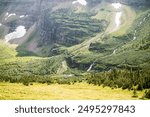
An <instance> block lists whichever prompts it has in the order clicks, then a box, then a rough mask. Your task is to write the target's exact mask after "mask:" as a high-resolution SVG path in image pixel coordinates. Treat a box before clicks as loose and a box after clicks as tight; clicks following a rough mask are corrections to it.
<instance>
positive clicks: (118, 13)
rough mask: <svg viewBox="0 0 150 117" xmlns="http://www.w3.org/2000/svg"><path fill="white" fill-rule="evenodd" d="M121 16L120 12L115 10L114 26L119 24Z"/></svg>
mask: <svg viewBox="0 0 150 117" xmlns="http://www.w3.org/2000/svg"><path fill="white" fill-rule="evenodd" d="M121 16H122V12H117V13H116V17H115V23H116V27H117V28H118V27H119V26H120V24H121Z"/></svg>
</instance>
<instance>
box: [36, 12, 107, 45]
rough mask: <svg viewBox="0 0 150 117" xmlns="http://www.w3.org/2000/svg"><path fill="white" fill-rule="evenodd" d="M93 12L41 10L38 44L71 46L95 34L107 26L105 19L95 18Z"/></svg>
mask: <svg viewBox="0 0 150 117" xmlns="http://www.w3.org/2000/svg"><path fill="white" fill-rule="evenodd" d="M94 15H95V14H93V13H90V12H89V13H75V12H74V11H73V10H71V9H59V10H56V11H53V12H50V10H48V11H47V10H46V11H45V12H43V18H42V21H41V24H40V25H41V29H40V32H41V40H40V42H39V45H48V44H49V45H51V44H53V43H57V44H61V45H64V46H72V45H75V44H79V43H81V42H82V41H83V40H85V39H86V38H89V37H92V36H95V34H96V33H99V32H102V31H104V30H105V29H106V27H107V26H108V22H107V21H105V20H101V21H100V20H96V19H92V18H91V17H92V16H94Z"/></svg>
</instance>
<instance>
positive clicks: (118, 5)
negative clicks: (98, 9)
mask: <svg viewBox="0 0 150 117" xmlns="http://www.w3.org/2000/svg"><path fill="white" fill-rule="evenodd" d="M111 5H112V6H113V7H114V8H115V9H116V10H119V9H120V8H121V7H122V5H121V4H120V3H112V4H111ZM121 16H122V12H121V11H117V13H116V16H115V24H116V28H118V27H119V26H120V24H121Z"/></svg>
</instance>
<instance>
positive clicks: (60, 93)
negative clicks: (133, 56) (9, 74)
mask: <svg viewBox="0 0 150 117" xmlns="http://www.w3.org/2000/svg"><path fill="white" fill-rule="evenodd" d="M143 94H144V91H142V92H137V95H138V98H133V97H132V95H133V91H128V90H122V89H111V88H109V87H105V88H103V87H102V86H94V85H89V84H87V83H76V84H74V85H58V84H52V85H47V84H38V83H34V84H33V85H30V86H24V85H23V84H17V83H13V84H12V83H4V82H3V83H2V82H1V83H0V99H1V100H137V99H139V98H141V97H142V96H143Z"/></svg>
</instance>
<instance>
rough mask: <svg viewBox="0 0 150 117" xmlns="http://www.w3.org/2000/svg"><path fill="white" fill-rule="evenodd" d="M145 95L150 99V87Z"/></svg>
mask: <svg viewBox="0 0 150 117" xmlns="http://www.w3.org/2000/svg"><path fill="white" fill-rule="evenodd" d="M144 97H145V98H148V99H150V89H149V90H146V91H145V96H144Z"/></svg>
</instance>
